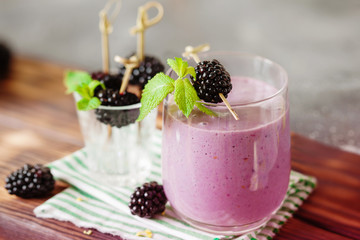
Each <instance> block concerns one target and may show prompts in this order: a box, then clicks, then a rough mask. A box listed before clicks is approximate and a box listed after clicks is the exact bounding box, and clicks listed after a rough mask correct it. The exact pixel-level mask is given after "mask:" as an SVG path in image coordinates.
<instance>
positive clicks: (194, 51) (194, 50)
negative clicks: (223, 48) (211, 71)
mask: <svg viewBox="0 0 360 240" xmlns="http://www.w3.org/2000/svg"><path fill="white" fill-rule="evenodd" d="M209 49H210V46H209V44H202V45H200V46H197V47H192V46H187V47H186V48H185V52H184V53H183V56H184V57H192V58H193V59H194V61H195V62H196V63H197V64H198V63H200V58H199V55H198V53H199V52H204V51H207V50H209ZM219 96H220V98H221V100H222V101H223V102H224V103H225V106H226V107H227V108H228V110H229V112H230V113H231V114H232V115H233V117H234V118H235V120H239V116H238V115H237V113H236V112H235V111H234V109H232V107H231V105H230V103H229V102H228V100H227V99H226V98H225V96H224V94H222V93H219Z"/></svg>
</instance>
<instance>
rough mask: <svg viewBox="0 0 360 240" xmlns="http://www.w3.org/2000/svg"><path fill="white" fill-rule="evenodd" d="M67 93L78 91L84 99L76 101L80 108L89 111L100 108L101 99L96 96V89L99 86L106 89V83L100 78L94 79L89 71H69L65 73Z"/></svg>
mask: <svg viewBox="0 0 360 240" xmlns="http://www.w3.org/2000/svg"><path fill="white" fill-rule="evenodd" d="M65 86H66V87H67V90H66V93H68V94H70V93H73V92H77V93H78V94H79V95H80V96H81V97H82V99H81V100H79V101H78V102H77V103H76V106H77V108H78V109H79V110H82V111H87V110H91V109H95V108H98V107H99V106H100V105H101V101H100V100H99V99H98V98H97V97H94V91H95V89H96V88H97V87H98V86H101V87H102V88H103V89H105V85H104V84H103V83H101V82H99V81H98V80H93V79H92V78H91V76H90V74H88V73H87V72H82V71H67V72H66V74H65Z"/></svg>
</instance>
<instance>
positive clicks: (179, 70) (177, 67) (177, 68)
mask: <svg viewBox="0 0 360 240" xmlns="http://www.w3.org/2000/svg"><path fill="white" fill-rule="evenodd" d="M167 63H168V65H169V66H170V67H171V68H172V69H173V70H174V72H175V73H176V74H177V75H178V76H179V78H183V77H185V76H186V74H185V72H186V69H187V68H188V65H189V64H188V63H187V62H185V61H184V60H182V59H181V58H177V57H175V60H174V59H170V58H169V59H168V60H167Z"/></svg>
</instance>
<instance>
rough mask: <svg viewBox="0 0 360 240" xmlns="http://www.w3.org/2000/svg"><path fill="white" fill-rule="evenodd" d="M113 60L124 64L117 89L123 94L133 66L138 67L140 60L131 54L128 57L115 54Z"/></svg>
mask: <svg viewBox="0 0 360 240" xmlns="http://www.w3.org/2000/svg"><path fill="white" fill-rule="evenodd" d="M114 60H115V62H118V63H121V64H123V65H124V66H125V73H124V76H123V79H122V83H121V87H120V90H119V93H120V94H123V93H124V92H125V90H126V88H127V86H128V84H129V80H130V76H131V73H132V71H133V69H134V68H136V67H138V66H139V64H140V61H139V59H138V57H137V56H135V55H134V56H131V57H130V58H129V59H126V58H122V57H119V56H115V58H114Z"/></svg>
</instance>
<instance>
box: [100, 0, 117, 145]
mask: <svg viewBox="0 0 360 240" xmlns="http://www.w3.org/2000/svg"><path fill="white" fill-rule="evenodd" d="M112 4H116V6H115V9H114V11H113V13H112V15H111V20H109V19H108V16H107V15H108V11H109V9H110V7H111V5H112ZM120 7H121V2H120V1H119V0H110V1H108V2H107V3H106V5H105V7H104V8H103V9H102V10H101V11H100V13H99V16H100V23H99V28H100V32H101V50H102V51H101V52H102V65H103V72H104V73H106V74H107V73H109V71H110V63H109V34H110V33H112V31H113V28H112V22H113V21H114V19H115V18H116V16H117V15H118V14H119V11H120ZM107 130H108V138H109V139H111V136H112V128H111V125H110V124H108V125H107Z"/></svg>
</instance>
